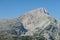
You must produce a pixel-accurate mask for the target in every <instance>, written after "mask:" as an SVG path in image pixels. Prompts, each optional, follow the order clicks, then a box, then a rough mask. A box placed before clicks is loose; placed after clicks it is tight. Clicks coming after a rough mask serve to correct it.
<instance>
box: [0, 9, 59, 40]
mask: <svg viewBox="0 0 60 40" xmlns="http://www.w3.org/2000/svg"><path fill="white" fill-rule="evenodd" d="M59 30H60V22H58V21H57V20H56V19H55V18H53V17H52V16H50V15H49V12H48V11H47V10H46V9H45V8H38V9H36V10H32V11H29V12H27V13H25V14H24V15H22V16H19V17H18V18H13V19H0V35H3V34H7V35H9V36H12V35H13V36H34V37H35V36H36V37H40V36H43V37H45V38H46V40H59V38H60V31H59Z"/></svg>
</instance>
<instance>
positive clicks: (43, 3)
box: [0, 0, 60, 20]
mask: <svg viewBox="0 0 60 40" xmlns="http://www.w3.org/2000/svg"><path fill="white" fill-rule="evenodd" d="M40 7H43V8H46V9H47V10H48V12H49V13H50V15H51V16H53V17H55V18H56V19H58V20H60V0H0V18H17V17H18V16H20V15H22V14H24V13H25V12H28V11H30V10H34V9H37V8H40Z"/></svg>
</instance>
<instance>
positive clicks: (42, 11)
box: [28, 8, 49, 14]
mask: <svg viewBox="0 0 60 40" xmlns="http://www.w3.org/2000/svg"><path fill="white" fill-rule="evenodd" d="M28 13H40V14H49V13H48V11H47V10H46V9H45V8H37V9H35V10H32V11H29V12H28Z"/></svg>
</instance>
